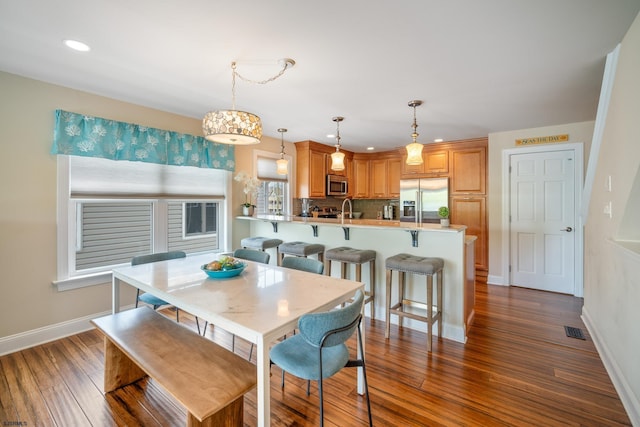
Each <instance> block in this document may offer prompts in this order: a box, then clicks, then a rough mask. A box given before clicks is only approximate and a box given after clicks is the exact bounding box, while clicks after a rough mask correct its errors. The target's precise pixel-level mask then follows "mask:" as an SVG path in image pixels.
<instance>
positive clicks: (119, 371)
mask: <svg viewBox="0 0 640 427" xmlns="http://www.w3.org/2000/svg"><path fill="white" fill-rule="evenodd" d="M146 376H147V374H146V373H145V372H144V371H143V370H142V369H140V368H139V367H138V365H136V364H135V363H134V362H132V361H131V359H129V356H127V355H126V354H124V353H123V352H122V350H120V349H119V348H118V347H117V346H116V345H115V344H114V343H112V342H111V340H110V339H109V338H107V337H105V338H104V392H105V393H108V392H110V391H113V390H115V389H117V388H120V387H124V386H125V385H128V384H131V383H134V382H136V381H138V380H139V379H142V378H144V377H146Z"/></svg>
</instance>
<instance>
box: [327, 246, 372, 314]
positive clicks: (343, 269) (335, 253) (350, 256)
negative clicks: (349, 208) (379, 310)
mask: <svg viewBox="0 0 640 427" xmlns="http://www.w3.org/2000/svg"><path fill="white" fill-rule="evenodd" d="M331 261H338V262H339V263H340V277H341V278H343V279H346V277H347V264H355V266H356V282H361V281H362V280H361V279H362V264H365V263H367V262H368V263H369V282H370V283H369V290H368V291H367V290H365V292H364V295H365V299H364V303H365V304H367V303H369V302H370V303H371V318H372V319H374V318H375V307H376V304H375V301H374V299H375V293H376V251H373V250H369V249H354V248H350V247H348V246H340V247H338V248H333V249H329V250H327V251H326V252H325V253H324V274H325V275H327V276H331Z"/></svg>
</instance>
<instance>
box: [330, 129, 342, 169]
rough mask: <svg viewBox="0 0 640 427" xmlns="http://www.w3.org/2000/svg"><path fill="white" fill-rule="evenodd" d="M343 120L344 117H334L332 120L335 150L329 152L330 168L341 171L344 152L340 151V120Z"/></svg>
mask: <svg viewBox="0 0 640 427" xmlns="http://www.w3.org/2000/svg"><path fill="white" fill-rule="evenodd" d="M343 120H344V117H334V118H333V121H334V122H336V127H337V131H336V142H337V144H336V151H335V153H331V170H334V171H343V170H344V153H343V152H341V151H340V122H341V121H343Z"/></svg>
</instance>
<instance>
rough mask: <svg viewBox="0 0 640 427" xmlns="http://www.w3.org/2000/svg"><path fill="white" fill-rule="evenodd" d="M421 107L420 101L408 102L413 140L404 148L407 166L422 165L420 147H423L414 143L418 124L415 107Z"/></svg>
mask: <svg viewBox="0 0 640 427" xmlns="http://www.w3.org/2000/svg"><path fill="white" fill-rule="evenodd" d="M420 105H422V101H418V100H415V101H409V107H413V125H412V126H411V127H412V128H413V133H412V134H411V137H412V138H413V142H412V143H411V144H408V145H407V146H406V149H407V160H406V162H405V163H406V164H408V165H421V164H422V147H423V145H422V144H420V143H419V142H417V141H416V139H417V138H418V132H417V129H418V123H417V122H416V107H419V106H420Z"/></svg>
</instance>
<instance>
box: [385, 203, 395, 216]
mask: <svg viewBox="0 0 640 427" xmlns="http://www.w3.org/2000/svg"><path fill="white" fill-rule="evenodd" d="M394 210H395V207H394V206H393V205H384V206H383V207H382V218H383V219H393V217H394Z"/></svg>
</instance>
